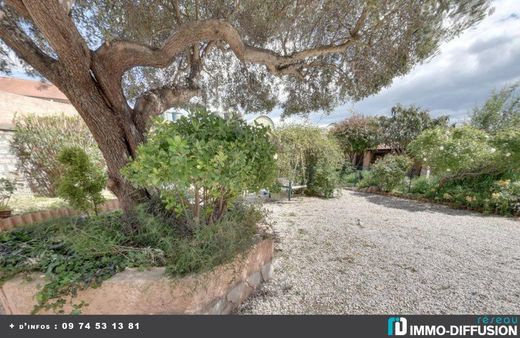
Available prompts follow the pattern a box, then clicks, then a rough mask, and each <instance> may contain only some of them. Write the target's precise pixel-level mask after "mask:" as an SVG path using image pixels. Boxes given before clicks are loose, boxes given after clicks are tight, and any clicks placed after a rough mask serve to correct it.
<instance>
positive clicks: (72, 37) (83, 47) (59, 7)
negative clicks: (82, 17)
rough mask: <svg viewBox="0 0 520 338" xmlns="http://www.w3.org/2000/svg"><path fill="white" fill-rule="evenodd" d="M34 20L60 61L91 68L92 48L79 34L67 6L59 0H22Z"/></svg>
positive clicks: (75, 67)
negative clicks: (90, 48)
mask: <svg viewBox="0 0 520 338" xmlns="http://www.w3.org/2000/svg"><path fill="white" fill-rule="evenodd" d="M22 2H23V4H24V5H25V8H26V9H27V11H28V12H29V14H30V16H31V19H32V21H33V22H34V24H35V25H36V27H38V28H39V29H40V31H41V32H42V33H43V35H45V37H46V39H47V40H48V42H49V44H50V45H51V46H52V48H53V49H54V51H55V52H56V53H57V54H58V59H59V60H60V62H63V63H67V64H69V65H73V66H74V67H72V68H74V69H77V68H78V67H79V66H83V68H84V69H89V65H90V50H89V48H88V47H87V44H86V42H85V40H83V37H82V36H81V35H80V34H79V32H78V30H77V28H76V26H75V25H74V23H73V22H72V19H71V18H70V17H69V16H68V12H67V8H66V7H65V6H64V5H63V4H62V3H63V1H58V0H22Z"/></svg>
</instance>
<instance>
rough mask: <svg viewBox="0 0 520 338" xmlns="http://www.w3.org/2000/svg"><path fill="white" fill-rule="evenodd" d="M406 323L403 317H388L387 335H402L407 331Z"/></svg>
mask: <svg viewBox="0 0 520 338" xmlns="http://www.w3.org/2000/svg"><path fill="white" fill-rule="evenodd" d="M407 326H408V323H407V321H406V318H404V317H390V318H388V335H389V336H404V335H405V334H406V331H407Z"/></svg>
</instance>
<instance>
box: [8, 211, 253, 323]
mask: <svg viewBox="0 0 520 338" xmlns="http://www.w3.org/2000/svg"><path fill="white" fill-rule="evenodd" d="M135 217H136V218H137V221H139V222H140V223H141V224H145V225H146V226H143V227H140V228H139V229H138V230H137V232H135V233H132V234H128V233H126V232H125V231H124V229H125V228H126V227H127V225H126V223H125V222H126V218H125V217H123V215H122V214H121V213H120V212H115V213H110V214H103V215H100V216H91V217H88V218H62V219H57V220H52V221H47V222H45V223H40V224H32V225H29V226H24V227H19V228H17V229H15V230H13V231H10V232H3V233H0V284H1V283H2V282H4V281H6V280H8V279H10V278H12V277H13V276H15V275H16V274H18V273H24V272H33V271H37V272H40V273H43V274H45V277H46V283H45V284H44V285H43V288H42V289H41V290H40V291H39V292H38V293H37V295H36V303H37V304H36V305H35V308H34V312H35V313H36V312H38V311H40V310H42V309H51V310H54V311H55V312H63V305H64V304H65V298H66V296H69V295H72V296H74V295H75V294H76V293H77V291H78V290H82V289H86V288H88V287H96V286H99V285H100V284H101V283H102V282H103V281H104V280H106V279H108V278H110V277H111V276H113V275H115V274H116V273H118V272H120V271H123V270H124V269H125V268H127V267H135V268H146V267H152V266H166V268H167V272H168V273H169V274H170V275H179V276H181V275H185V274H188V273H194V272H203V271H208V270H210V269H211V268H213V267H215V266H216V265H219V264H223V263H226V262H228V261H230V260H232V259H233V258H234V257H235V256H236V255H237V254H239V253H241V252H244V251H245V250H247V249H248V248H249V247H251V245H252V244H253V243H254V242H255V240H256V238H257V237H255V236H254V235H255V234H256V225H257V223H258V222H259V221H260V220H261V219H262V218H263V214H262V213H261V212H259V211H258V210H256V209H255V208H253V207H250V206H244V205H239V206H235V207H234V208H233V209H232V210H231V211H230V212H229V213H227V214H226V215H225V216H224V218H223V219H222V220H221V222H220V223H218V224H215V226H211V227H204V228H200V229H197V230H196V231H195V232H194V233H193V234H192V235H190V236H185V235H184V234H180V233H178V232H177V230H176V229H175V228H174V227H172V226H171V224H170V223H168V222H167V220H166V221H165V218H164V217H162V216H158V215H153V214H151V213H149V212H148V211H147V209H146V208H145V206H142V207H140V208H138V210H137V212H136V214H135ZM85 305H86V304H84V303H78V302H76V304H74V307H75V308H76V310H75V311H74V312H78V311H80V310H81V307H83V306H85Z"/></svg>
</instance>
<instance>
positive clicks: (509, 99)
mask: <svg viewBox="0 0 520 338" xmlns="http://www.w3.org/2000/svg"><path fill="white" fill-rule="evenodd" d="M519 87H520V83H515V84H513V85H508V86H505V87H504V88H502V89H500V90H499V91H493V93H492V94H491V96H490V97H489V98H488V99H487V101H486V102H485V103H484V105H482V107H477V108H475V109H474V110H473V114H472V115H471V125H472V126H474V127H475V128H478V129H482V130H484V131H486V132H488V133H497V132H498V131H500V130H502V129H506V128H509V127H513V126H515V125H516V126H517V128H520V127H518V126H520V91H519Z"/></svg>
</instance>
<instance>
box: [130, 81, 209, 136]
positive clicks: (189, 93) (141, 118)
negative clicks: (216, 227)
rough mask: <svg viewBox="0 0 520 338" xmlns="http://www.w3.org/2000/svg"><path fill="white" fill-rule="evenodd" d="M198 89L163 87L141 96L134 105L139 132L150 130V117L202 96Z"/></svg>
mask: <svg viewBox="0 0 520 338" xmlns="http://www.w3.org/2000/svg"><path fill="white" fill-rule="evenodd" d="M201 94H202V93H201V90H200V89H198V88H177V87H172V86H163V87H160V88H155V89H151V90H149V91H146V92H145V93H144V94H143V95H141V96H140V97H139V98H138V99H137V100H136V102H135V105H134V116H135V117H134V121H135V124H136V127H137V130H139V131H140V132H142V133H144V132H145V131H146V130H147V129H148V121H149V118H150V116H155V115H160V114H162V113H163V112H164V111H166V110H168V109H170V108H172V107H176V106H180V105H182V104H185V103H188V101H189V100H190V99H191V98H192V97H195V96H200V95H201Z"/></svg>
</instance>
